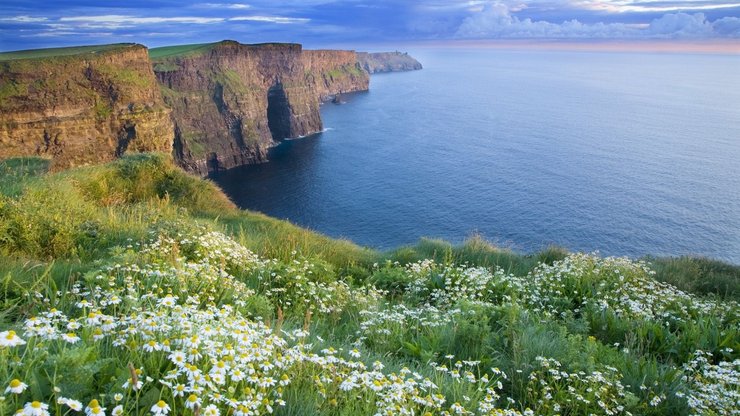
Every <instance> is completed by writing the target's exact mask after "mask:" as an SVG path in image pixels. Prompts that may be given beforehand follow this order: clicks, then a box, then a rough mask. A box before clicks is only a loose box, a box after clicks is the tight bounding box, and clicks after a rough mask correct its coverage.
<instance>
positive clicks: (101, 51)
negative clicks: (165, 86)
mask: <svg viewBox="0 0 740 416" xmlns="http://www.w3.org/2000/svg"><path fill="white" fill-rule="evenodd" d="M34 52H35V54H32V55H29V56H28V57H27V56H26V55H24V54H23V53H15V54H0V158H6V157H13V156H29V155H38V156H44V157H50V158H52V165H51V166H52V168H53V169H62V168H67V167H71V166H79V165H85V164H90V163H100V162H105V161H109V160H112V159H114V158H115V157H118V156H120V155H122V154H124V153H128V152H132V151H165V152H169V151H170V150H171V148H172V132H173V125H172V122H171V120H170V110H169V109H167V108H166V107H165V105H164V102H163V100H162V97H161V95H160V93H159V88H158V87H157V83H156V80H155V77H154V73H153V71H152V68H151V64H150V61H149V57H148V55H147V49H146V48H145V47H144V46H142V45H136V44H120V45H109V46H106V47H102V48H94V47H87V48H64V49H58V50H49V51H45V52H48V53H47V55H50V56H52V57H53V58H51V57H45V56H44V55H45V54H44V53H39V51H34ZM17 58H26V59H17Z"/></svg>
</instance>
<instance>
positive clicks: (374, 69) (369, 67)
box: [357, 51, 422, 74]
mask: <svg viewBox="0 0 740 416" xmlns="http://www.w3.org/2000/svg"><path fill="white" fill-rule="evenodd" d="M357 61H358V62H359V63H360V66H361V67H362V69H364V70H365V71H367V72H368V73H370V74H375V73H378V72H399V71H413V70H417V69H422V66H421V63H420V62H419V61H417V60H416V59H414V58H412V57H411V56H410V55H409V54H408V53H405V52H398V51H396V52H375V53H367V52H358V53H357Z"/></svg>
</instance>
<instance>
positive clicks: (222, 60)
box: [154, 41, 369, 174]
mask: <svg viewBox="0 0 740 416" xmlns="http://www.w3.org/2000/svg"><path fill="white" fill-rule="evenodd" d="M154 69H155V72H156V75H157V79H158V80H159V82H160V84H161V87H162V94H163V96H164V99H165V102H166V103H167V105H168V106H170V107H171V108H172V119H173V121H174V124H175V140H174V149H175V155H176V158H177V159H178V160H179V162H180V163H181V164H182V165H183V166H184V167H185V168H186V169H188V170H191V171H196V172H199V173H201V174H207V173H208V172H212V171H216V170H220V169H228V168H230V167H233V166H238V165H243V164H249V163H255V162H261V161H264V160H265V158H266V154H267V150H268V149H269V148H270V147H271V146H273V145H274V144H275V143H276V142H278V141H280V140H282V139H284V138H287V137H298V136H305V135H307V134H311V133H315V132H318V131H321V129H322V124H321V116H320V114H319V100H322V99H323V100H325V99H329V98H331V96H332V95H333V94H337V93H341V92H349V91H361V90H367V88H368V82H369V77H368V74H367V73H366V72H365V71H363V70H362V69H361V68H360V67H359V65H358V64H357V58H356V55H355V53H354V52H352V51H303V50H302V48H301V45H298V44H259V45H243V44H239V43H237V42H232V41H224V42H220V43H218V44H214V45H213V46H212V47H209V48H204V49H200V50H197V51H194V52H192V53H184V54H180V55H175V56H171V57H164V58H155V59H154Z"/></svg>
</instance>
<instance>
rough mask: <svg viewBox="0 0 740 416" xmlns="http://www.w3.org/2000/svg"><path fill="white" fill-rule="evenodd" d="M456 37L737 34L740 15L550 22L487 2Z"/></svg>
mask: <svg viewBox="0 0 740 416" xmlns="http://www.w3.org/2000/svg"><path fill="white" fill-rule="evenodd" d="M455 36H456V37H458V38H473V39H476V38H477V39H485V38H591V39H597V38H652V39H655V38H712V37H740V19H739V18H736V17H725V18H722V19H718V20H716V21H714V22H710V21H709V20H707V18H706V16H705V15H704V14H702V13H696V14H687V13H668V14H665V15H664V16H662V17H660V18H658V19H654V20H653V21H651V22H650V23H649V24H647V25H636V24H625V23H593V24H587V23H581V22H579V21H578V20H575V19H574V20H569V21H565V22H562V23H552V22H548V21H544V20H539V21H534V20H531V19H529V18H527V19H520V18H518V17H517V16H514V15H512V13H511V10H510V9H509V7H507V6H506V5H504V4H502V3H498V2H497V3H489V4H487V5H486V7H484V8H483V10H481V11H480V12H477V13H473V14H471V15H470V16H468V17H467V18H465V20H463V22H462V24H460V26H459V27H458V29H457V32H456V34H455Z"/></svg>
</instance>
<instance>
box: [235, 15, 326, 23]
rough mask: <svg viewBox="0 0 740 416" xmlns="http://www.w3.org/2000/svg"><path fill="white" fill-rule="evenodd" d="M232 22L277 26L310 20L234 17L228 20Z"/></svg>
mask: <svg viewBox="0 0 740 416" xmlns="http://www.w3.org/2000/svg"><path fill="white" fill-rule="evenodd" d="M228 20H229V21H232V22H240V21H250V22H267V23H277V24H282V25H285V24H293V23H308V22H310V21H311V19H308V18H305V17H281V16H236V17H232V18H230V19H228Z"/></svg>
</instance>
